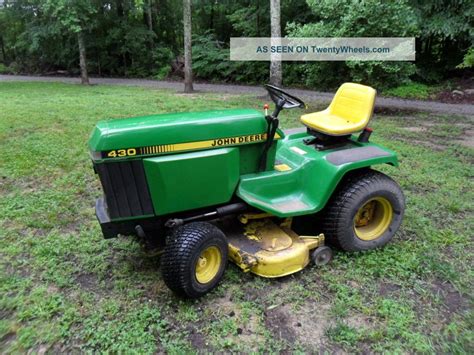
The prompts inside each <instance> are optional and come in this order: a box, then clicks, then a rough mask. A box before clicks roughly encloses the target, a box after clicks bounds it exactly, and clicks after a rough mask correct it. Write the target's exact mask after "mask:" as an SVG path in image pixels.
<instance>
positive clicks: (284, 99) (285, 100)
mask: <svg viewBox="0 0 474 355" xmlns="http://www.w3.org/2000/svg"><path fill="white" fill-rule="evenodd" d="M265 89H267V91H268V93H269V94H270V97H271V99H272V101H273V102H274V103H275V105H276V107H277V110H278V112H279V111H280V110H281V109H283V108H285V109H289V108H296V107H299V108H306V104H305V103H304V102H303V100H301V99H299V98H297V97H296V96H293V95H290V94H288V93H287V92H285V91H283V90H282V89H280V88H279V87H276V86H274V85H270V84H266V85H265Z"/></svg>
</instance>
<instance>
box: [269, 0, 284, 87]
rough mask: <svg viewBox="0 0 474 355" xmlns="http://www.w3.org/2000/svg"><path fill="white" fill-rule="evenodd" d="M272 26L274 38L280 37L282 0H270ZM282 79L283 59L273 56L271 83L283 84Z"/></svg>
mask: <svg viewBox="0 0 474 355" xmlns="http://www.w3.org/2000/svg"><path fill="white" fill-rule="evenodd" d="M270 27H271V33H272V38H276V37H277V38H280V37H281V24H280V0H270ZM281 81H282V73H281V60H280V59H274V58H272V60H271V62H270V84H272V85H276V86H281Z"/></svg>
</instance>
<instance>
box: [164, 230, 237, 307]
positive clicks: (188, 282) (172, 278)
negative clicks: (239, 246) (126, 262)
mask: <svg viewBox="0 0 474 355" xmlns="http://www.w3.org/2000/svg"><path fill="white" fill-rule="evenodd" d="M209 250H212V253H214V254H215V253H217V252H218V253H219V254H220V260H218V261H215V263H217V269H214V270H217V271H216V273H215V275H214V271H212V270H211V271H212V272H211V277H212V278H211V279H209V280H206V282H199V281H198V277H199V276H198V275H199V274H197V270H198V268H199V266H198V261H199V260H200V259H202V258H201V255H202V253H203V252H205V251H209ZM227 252H228V246H227V240H226V238H225V235H224V233H222V231H221V230H220V229H219V228H217V227H216V226H214V225H212V224H210V223H206V222H194V223H189V224H187V225H184V226H181V227H179V228H177V229H176V230H175V231H174V232H173V233H172V234H171V236H170V237H169V238H167V245H166V247H165V249H164V252H163V256H162V259H161V272H162V275H163V280H164V281H165V284H166V285H167V286H168V287H169V288H170V289H171V290H172V291H173V292H174V293H176V294H177V295H180V296H183V297H188V298H197V297H200V296H203V295H204V294H206V293H207V292H209V291H210V290H212V289H213V288H214V287H216V286H217V284H218V283H219V281H220V280H221V278H222V276H223V274H224V271H225V267H226V265H227ZM214 260H217V259H215V258H214Z"/></svg>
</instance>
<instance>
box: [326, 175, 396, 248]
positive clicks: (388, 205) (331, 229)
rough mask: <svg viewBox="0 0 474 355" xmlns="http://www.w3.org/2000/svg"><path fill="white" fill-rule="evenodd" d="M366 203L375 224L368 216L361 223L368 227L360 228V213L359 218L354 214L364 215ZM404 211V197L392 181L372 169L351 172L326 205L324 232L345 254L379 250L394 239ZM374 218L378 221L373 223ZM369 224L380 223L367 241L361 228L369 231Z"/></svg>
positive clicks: (365, 234)
mask: <svg viewBox="0 0 474 355" xmlns="http://www.w3.org/2000/svg"><path fill="white" fill-rule="evenodd" d="M369 204H371V205H370V206H371V207H372V206H374V207H373V208H372V209H371V210H370V212H371V213H372V217H373V221H374V222H371V219H370V218H372V217H369V218H368V219H364V220H363V221H364V222H366V223H367V224H366V225H365V226H363V225H362V226H361V225H360V224H357V223H359V221H360V217H359V216H360V214H358V215H357V216H358V219H356V214H357V213H358V212H359V213H361V212H360V211H362V212H363V209H364V208H366V207H365V206H368V205H369ZM378 211H379V212H378ZM390 211H391V212H390ZM404 212H405V197H404V196H403V192H402V190H401V189H400V186H399V185H398V184H397V183H396V182H395V181H394V180H392V179H391V178H390V177H388V176H386V175H384V174H382V173H380V172H378V171H374V170H363V171H358V172H354V173H352V174H350V175H349V176H348V177H346V178H345V179H344V180H343V181H342V182H341V185H340V186H339V187H338V189H337V190H336V192H335V193H334V195H333V196H332V197H331V199H330V201H329V202H328V204H327V206H326V208H325V211H324V221H323V233H324V234H325V236H326V238H327V240H328V242H329V243H331V244H333V245H336V246H338V247H340V248H341V249H343V250H345V251H349V252H355V251H363V250H371V249H375V248H380V247H382V246H384V245H385V244H387V243H388V242H389V241H390V240H391V239H392V238H393V236H394V234H395V233H396V232H397V230H398V228H399V227H400V224H401V223H402V219H403V214H404ZM377 214H378V215H380V217H377V216H376V215H377ZM384 214H385V215H384ZM374 216H375V217H374ZM377 218H378V219H379V220H380V221H379V222H375V220H376V219H377ZM367 221H368V222H367ZM370 223H373V224H375V223H379V225H375V227H377V228H378V229H375V232H372V235H370V236H371V237H372V238H373V239H370V238H368V236H369V234H370V233H369V234H367V232H365V231H364V228H365V230H367V229H368V228H370ZM362 234H363V236H362ZM361 238H363V239H361Z"/></svg>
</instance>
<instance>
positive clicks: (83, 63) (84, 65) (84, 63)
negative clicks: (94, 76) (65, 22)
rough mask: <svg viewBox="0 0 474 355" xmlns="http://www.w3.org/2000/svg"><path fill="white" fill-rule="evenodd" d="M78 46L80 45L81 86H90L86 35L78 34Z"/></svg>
mask: <svg viewBox="0 0 474 355" xmlns="http://www.w3.org/2000/svg"><path fill="white" fill-rule="evenodd" d="M77 44H78V45H79V66H80V67H81V84H84V85H89V84H90V83H89V74H87V60H86V46H85V44H84V34H83V33H82V31H81V32H78V33H77Z"/></svg>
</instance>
